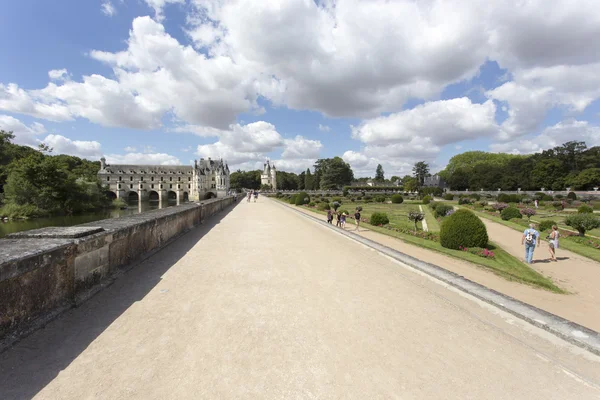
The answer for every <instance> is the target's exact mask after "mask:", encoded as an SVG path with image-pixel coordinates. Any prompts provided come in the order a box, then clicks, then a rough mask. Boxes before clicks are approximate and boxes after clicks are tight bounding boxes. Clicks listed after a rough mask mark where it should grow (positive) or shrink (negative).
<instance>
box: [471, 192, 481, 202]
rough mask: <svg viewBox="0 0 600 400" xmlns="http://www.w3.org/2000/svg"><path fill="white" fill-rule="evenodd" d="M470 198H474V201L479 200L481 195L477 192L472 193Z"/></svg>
mask: <svg viewBox="0 0 600 400" xmlns="http://www.w3.org/2000/svg"><path fill="white" fill-rule="evenodd" d="M471 198H472V199H473V200H475V201H479V200H481V196H480V195H479V193H473V194H472V195H471Z"/></svg>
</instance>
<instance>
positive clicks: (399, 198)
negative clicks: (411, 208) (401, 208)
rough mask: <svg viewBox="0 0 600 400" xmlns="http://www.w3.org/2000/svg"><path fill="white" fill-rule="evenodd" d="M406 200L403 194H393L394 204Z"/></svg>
mask: <svg viewBox="0 0 600 400" xmlns="http://www.w3.org/2000/svg"><path fill="white" fill-rule="evenodd" d="M403 202H404V197H402V195H401V194H394V195H392V203H394V204H402V203H403Z"/></svg>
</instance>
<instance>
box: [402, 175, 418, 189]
mask: <svg viewBox="0 0 600 400" xmlns="http://www.w3.org/2000/svg"><path fill="white" fill-rule="evenodd" d="M402 186H403V189H404V191H406V192H415V191H417V190H418V189H419V184H418V182H417V178H413V177H412V176H408V175H407V176H405V177H404V179H402Z"/></svg>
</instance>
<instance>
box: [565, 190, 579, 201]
mask: <svg viewBox="0 0 600 400" xmlns="http://www.w3.org/2000/svg"><path fill="white" fill-rule="evenodd" d="M567 198H569V199H571V200H577V195H576V194H575V192H569V194H567Z"/></svg>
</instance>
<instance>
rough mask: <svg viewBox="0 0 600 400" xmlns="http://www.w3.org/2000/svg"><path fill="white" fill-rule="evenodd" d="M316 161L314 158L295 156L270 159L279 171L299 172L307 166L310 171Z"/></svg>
mask: <svg viewBox="0 0 600 400" xmlns="http://www.w3.org/2000/svg"><path fill="white" fill-rule="evenodd" d="M316 161H317V159H316V158H296V159H280V160H272V161H271V162H272V163H273V164H274V165H275V166H276V168H277V170H279V171H286V172H295V173H297V174H299V173H301V172H302V171H306V169H307V168H310V169H311V171H312V169H313V166H314V165H315V162H316ZM261 169H262V168H261Z"/></svg>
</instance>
